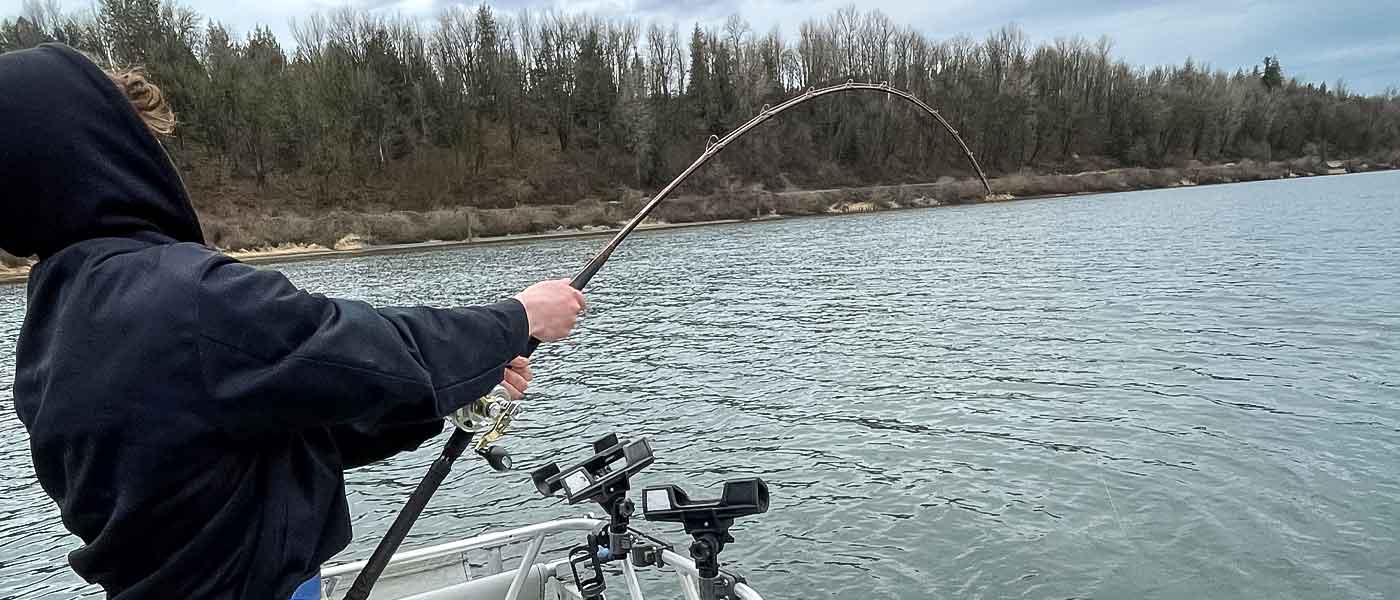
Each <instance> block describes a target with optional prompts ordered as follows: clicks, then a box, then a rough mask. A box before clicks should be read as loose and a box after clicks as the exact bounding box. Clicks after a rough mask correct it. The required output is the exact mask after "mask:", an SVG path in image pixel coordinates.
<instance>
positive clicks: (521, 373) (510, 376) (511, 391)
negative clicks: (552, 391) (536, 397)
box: [501, 356, 535, 400]
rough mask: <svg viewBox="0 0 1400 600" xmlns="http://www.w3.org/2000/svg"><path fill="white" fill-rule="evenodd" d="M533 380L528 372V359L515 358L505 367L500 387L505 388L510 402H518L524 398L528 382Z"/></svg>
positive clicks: (533, 376)
mask: <svg viewBox="0 0 1400 600" xmlns="http://www.w3.org/2000/svg"><path fill="white" fill-rule="evenodd" d="M534 378H535V374H534V373H531V372H530V359H528V358H525V357H524V356H517V357H515V360H512V361H510V364H508V365H506V375H505V379H503V380H501V386H503V387H505V388H506V395H508V396H510V399H511V400H519V399H521V398H524V397H525V388H528V387H530V380H531V379H534Z"/></svg>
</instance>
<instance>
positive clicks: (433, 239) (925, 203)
mask: <svg viewBox="0 0 1400 600" xmlns="http://www.w3.org/2000/svg"><path fill="white" fill-rule="evenodd" d="M1329 167H1330V168H1329ZM1392 169H1394V166H1392V165H1370V164H1360V163H1354V164H1347V165H1345V166H1344V167H1337V166H1336V165H1335V164H1334V165H1323V164H1321V163H1319V162H1317V161H1307V160H1303V161H1292V162H1277V163H1271V164H1268V165H1262V164H1257V163H1253V162H1250V161H1243V162H1240V163H1227V164H1223V165H1194V166H1188V167H1185V168H1180V169H1177V168H1168V169H1145V168H1130V169H1112V170H1103V171H1092V172H1085V173H1074V174H1039V175H1033V174H1015V175H1007V176H1003V177H997V178H993V179H991V181H990V183H991V187H992V190H993V192H994V193H993V194H992V195H991V196H988V195H986V190H985V189H984V188H983V187H982V185H981V182H979V181H977V180H975V179H952V178H944V179H942V180H940V181H937V182H932V183H916V184H899V185H882V186H869V187H858V188H838V189H827V190H788V191H780V192H772V191H766V190H758V189H749V190H736V191H732V192H728V193H724V194H714V195H709V196H685V195H682V196H677V197H674V198H672V199H670V200H668V201H667V202H665V203H663V204H662V205H661V206H659V207H658V208H657V211H656V212H655V213H654V217H655V220H654V221H651V222H648V223H646V224H644V225H642V227H640V228H639V229H641V230H667V229H677V228H684V227H699V226H707V225H716V224H725V223H738V222H744V221H754V220H769V219H782V218H792V217H802V216H815V215H839V214H852V213H867V212H880V211H887V210H902V209H910V208H932V207H937V206H949V205H959V204H976V203H984V202H1005V201H1011V200H1030V199H1036V198H1051V197H1070V196H1084V195H1090V194H1101V193H1114V192H1128V191H1138V190H1149V189H1165V188H1175V187H1188V186H1197V185H1217V184H1229V183H1241V182H1248V181H1264V180H1272V179H1292V178H1300V177H1315V176H1325V175H1342V174H1349V173H1360V172H1372V171H1383V170H1392ZM646 200H647V198H645V197H642V196H636V197H632V198H628V199H626V200H624V201H615V202H606V203H605V202H600V201H596V200H591V201H584V202H579V203H575V204H572V205H559V206H549V207H538V206H523V207H519V208H512V209H488V210H440V211H428V212H419V213H410V212H389V213H348V212H338V211H337V212H332V213H330V214H328V215H325V216H322V217H316V218H312V217H303V216H297V215H277V216H272V217H268V218H266V219H263V220H261V221H258V222H252V223H249V222H238V221H231V220H229V219H227V218H220V217H219V216H212V217H209V218H206V219H205V228H206V231H207V232H208V234H209V238H210V239H211V241H212V242H214V243H215V245H217V246H219V247H221V248H226V251H227V252H228V253H229V254H230V255H232V256H234V257H236V258H238V259H240V260H243V261H245V262H249V263H260V264H268V263H286V262H294V261H303V260H318V259H327V258H347V257H355V256H370V255H380V254H403V253H409V252H426V251H432V250H443V249H450V248H459V247H464V246H471V245H480V244H506V243H523V242H531V241H540V240H552V239H566V238H577V237H590V236H602V235H611V234H613V233H615V232H616V231H617V227H618V226H619V225H620V224H621V223H623V222H625V221H626V220H627V219H628V218H630V217H631V216H632V215H633V214H635V213H636V212H637V210H639V209H640V208H641V205H642V204H643V203H644V202H645V201H646ZM235 240H242V242H241V243H237V244H230V243H229V242H234V241H235ZM421 240H427V241H421ZM221 242H223V243H221ZM227 248H238V249H233V250H227ZM28 270H29V267H28V266H27V265H25V264H22V261H15V260H14V259H8V260H6V261H5V262H4V263H3V264H0V284H6V283H18V282H23V281H24V280H25V279H26V278H27V274H28Z"/></svg>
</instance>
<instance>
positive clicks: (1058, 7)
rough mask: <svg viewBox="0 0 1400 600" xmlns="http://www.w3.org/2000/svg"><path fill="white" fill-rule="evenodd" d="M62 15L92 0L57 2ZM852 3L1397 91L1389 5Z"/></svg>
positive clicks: (603, 11) (392, 8) (604, 12)
mask: <svg viewBox="0 0 1400 600" xmlns="http://www.w3.org/2000/svg"><path fill="white" fill-rule="evenodd" d="M177 1H180V2H183V3H185V4H188V5H190V6H192V7H194V8H195V9H196V10H198V11H199V12H200V13H202V14H204V15H205V16H208V17H210V18H213V19H216V20H219V21H221V22H223V23H225V24H227V25H229V26H230V27H231V28H232V29H233V30H235V31H238V32H247V31H249V30H251V29H252V28H253V27H254V26H255V25H257V24H266V25H269V26H271V27H272V30H273V32H274V33H276V34H277V35H278V36H279V37H282V38H283V40H284V42H287V43H290V34H291V28H290V27H289V23H290V21H291V19H293V18H297V17H303V18H304V17H305V16H306V15H308V14H310V13H311V12H313V11H316V10H325V9H328V8H333V7H337V6H345V5H346V4H349V5H351V6H355V7H359V8H364V9H370V10H376V11H380V12H383V13H389V14H393V13H399V14H403V15H405V16H409V17H411V18H419V19H429V18H431V17H433V16H434V15H436V14H437V13H438V12H439V11H441V10H442V9H443V8H444V7H447V6H452V5H464V6H467V7H475V6H476V5H477V0H350V1H348V2H347V1H346V0H242V1H240V2H237V3H234V2H225V1H223V0H177ZM61 2H62V4H63V6H64V8H65V9H68V10H79V9H86V8H89V7H90V6H91V3H92V0H61ZM21 3H22V0H0V15H14V14H18V13H19V11H20V6H21ZM490 4H491V6H492V7H493V8H496V9H497V10H500V11H503V12H515V11H518V10H520V9H523V8H530V9H532V10H559V11H564V12H591V13H594V14H598V15H600V16H606V17H625V18H636V19H638V20H640V21H642V22H643V23H645V22H648V21H659V22H661V23H665V24H669V23H673V22H674V23H677V24H679V25H680V28H681V29H682V30H688V29H689V28H690V26H691V25H692V24H694V23H697V22H698V23H700V24H701V26H704V27H711V26H721V25H722V24H723V23H724V20H725V19H726V18H727V17H728V16H729V15H731V14H736V13H737V14H740V15H742V16H743V17H744V18H745V19H746V20H747V21H748V22H749V24H750V25H751V26H752V28H753V30H754V31H758V32H764V31H768V30H769V29H770V28H777V29H778V30H779V31H781V32H782V33H784V34H785V35H787V36H790V37H791V36H795V35H796V34H797V29H798V26H799V25H800V24H801V23H802V21H804V20H806V19H812V18H818V19H821V18H825V17H826V16H827V15H830V14H832V13H834V12H835V11H836V10H838V9H840V8H842V7H844V6H848V5H850V0H500V1H495V2H491V3H490ZM858 6H859V8H861V9H862V10H865V9H879V10H881V11H884V12H885V13H886V14H888V15H889V16H890V17H891V18H892V19H894V20H895V22H897V23H902V24H908V25H910V26H912V27H914V28H915V29H918V30H920V31H923V32H925V33H927V34H929V35H930V36H933V37H935V38H947V37H952V36H956V35H967V36H970V37H973V38H981V37H983V36H985V35H986V34H987V33H989V32H991V31H994V30H996V29H998V28H1000V27H1002V26H1004V25H1006V24H1009V23H1015V24H1017V25H1018V26H1020V27H1021V28H1022V29H1023V30H1025V32H1026V34H1027V36H1028V37H1029V38H1030V39H1031V41H1033V42H1048V41H1053V40H1054V39H1056V38H1060V37H1072V36H1076V35H1078V36H1082V37H1084V38H1087V39H1090V40H1094V39H1097V38H1098V37H1099V36H1101V35H1107V36H1109V37H1110V38H1112V40H1113V41H1114V54H1115V55H1116V56H1119V57H1121V58H1123V59H1124V60H1126V61H1127V62H1129V63H1132V64H1139V65H1145V66H1156V65H1163V64H1178V63H1180V62H1182V61H1183V60H1185V59H1186V58H1187V57H1188V56H1189V57H1191V58H1193V59H1194V60H1196V61H1197V62H1198V63H1206V64H1209V65H1211V66H1213V67H1216V68H1221V69H1227V70H1234V69H1236V68H1246V69H1247V68H1250V67H1252V66H1253V65H1256V64H1259V63H1260V61H1261V60H1262V59H1263V57H1264V56H1266V55H1275V54H1276V55H1278V56H1279V57H1280V58H1281V60H1282V62H1283V65H1284V70H1285V73H1286V74H1287V75H1289V76H1298V77H1300V78H1303V79H1307V80H1314V81H1321V80H1326V81H1335V80H1336V79H1337V78H1339V77H1340V78H1344V79H1346V80H1347V81H1348V82H1350V85H1351V86H1352V87H1353V88H1354V89H1356V90H1357V91H1359V92H1363V93H1371V92H1379V91H1381V90H1383V89H1384V88H1385V87H1386V86H1388V85H1397V84H1400V50H1398V49H1400V29H1398V28H1396V27H1395V23H1400V3H1398V2H1364V1H1361V0H1331V1H1329V2H1326V3H1320V2H1316V1H1315V0H1270V1H1263V0H1243V1H1222V0H1061V1H1057V2H1047V1H1044V0H999V1H998V0H924V1H919V2H911V1H908V0H864V1H862V2H860V3H859V4H858Z"/></svg>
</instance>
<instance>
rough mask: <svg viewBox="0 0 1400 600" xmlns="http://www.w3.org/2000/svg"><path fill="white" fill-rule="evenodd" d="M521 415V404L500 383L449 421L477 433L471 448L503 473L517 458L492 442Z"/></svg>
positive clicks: (451, 415) (467, 430) (456, 412)
mask: <svg viewBox="0 0 1400 600" xmlns="http://www.w3.org/2000/svg"><path fill="white" fill-rule="evenodd" d="M519 415H520V403H519V402H517V401H515V400H511V399H510V395H509V394H508V393H506V389H505V387H504V386H499V385H498V386H496V387H495V388H494V389H492V390H491V393H489V394H486V395H485V396H482V397H480V398H477V399H476V401H474V402H472V403H471V404H468V405H466V406H463V407H462V408H459V409H457V410H456V411H455V412H453V413H452V414H450V415H448V416H447V420H448V421H451V422H452V424H453V425H455V426H456V427H457V428H458V429H461V430H462V431H465V432H468V433H471V434H472V435H473V436H474V437H473V438H472V443H471V449H472V451H474V452H476V453H477V455H478V456H480V457H482V458H484V459H486V464H488V465H491V468H492V469H495V470H496V471H497V472H504V471H509V470H510V468H511V466H512V465H513V464H514V461H512V460H511V458H510V452H508V451H506V449H505V448H503V447H501V446H495V445H493V444H495V443H496V442H497V441H500V439H501V438H503V437H505V435H506V432H507V431H509V430H510V425H511V422H512V421H514V420H515V417H517V416H519Z"/></svg>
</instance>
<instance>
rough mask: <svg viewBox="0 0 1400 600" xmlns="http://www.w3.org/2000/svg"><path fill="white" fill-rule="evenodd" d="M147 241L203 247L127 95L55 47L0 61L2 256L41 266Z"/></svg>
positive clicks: (161, 152) (183, 196) (72, 53)
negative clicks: (102, 246) (108, 240)
mask: <svg viewBox="0 0 1400 600" xmlns="http://www.w3.org/2000/svg"><path fill="white" fill-rule="evenodd" d="M143 234H144V235H143ZM150 234H157V235H159V236H164V237H168V238H170V239H173V240H175V241H179V242H198V243H201V244H202V243H204V236H203V234H202V233H201V231H200V227H199V220H198V218H197V217H196V216H195V213H194V207H193V206H191V205H190V199H189V194H187V193H186V192H185V186H184V184H183V183H182V182H181V181H180V176H179V174H177V173H176V172H175V167H174V166H173V165H172V164H171V163H170V159H169V157H168V156H167V155H166V153H165V149H164V148H163V147H161V145H160V142H158V141H156V138H155V136H154V135H153V134H151V132H150V131H149V130H148V129H147V128H146V125H145V123H143V122H142V121H141V118H140V117H139V116H138V115H137V114H136V111H135V109H133V108H132V107H131V104H130V103H129V102H128V101H127V99H126V97H125V95H124V94H123V93H122V92H121V91H120V90H118V89H117V86H116V85H115V84H113V83H112V81H111V79H109V78H108V77H107V75H106V74H105V73H103V71H102V70H101V69H99V68H98V67H97V65H95V64H93V63H92V61H90V60H88V59H87V57H85V56H83V55H82V54H81V53H79V52H77V51H76V50H73V49H72V48H69V47H67V46H64V45H61V44H44V45H42V46H39V47H37V48H32V49H29V50H20V51H16V52H10V53H6V54H0V249H3V250H5V251H6V252H9V253H10V254H14V255H17V256H29V255H36V254H37V255H38V256H39V257H40V258H45V257H48V256H52V255H53V254H55V253H57V252H58V251H59V250H62V249H64V248H66V247H68V246H70V245H72V244H75V243H77V242H81V241H83V240H87V239H92V238H99V237H149V236H150Z"/></svg>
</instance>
